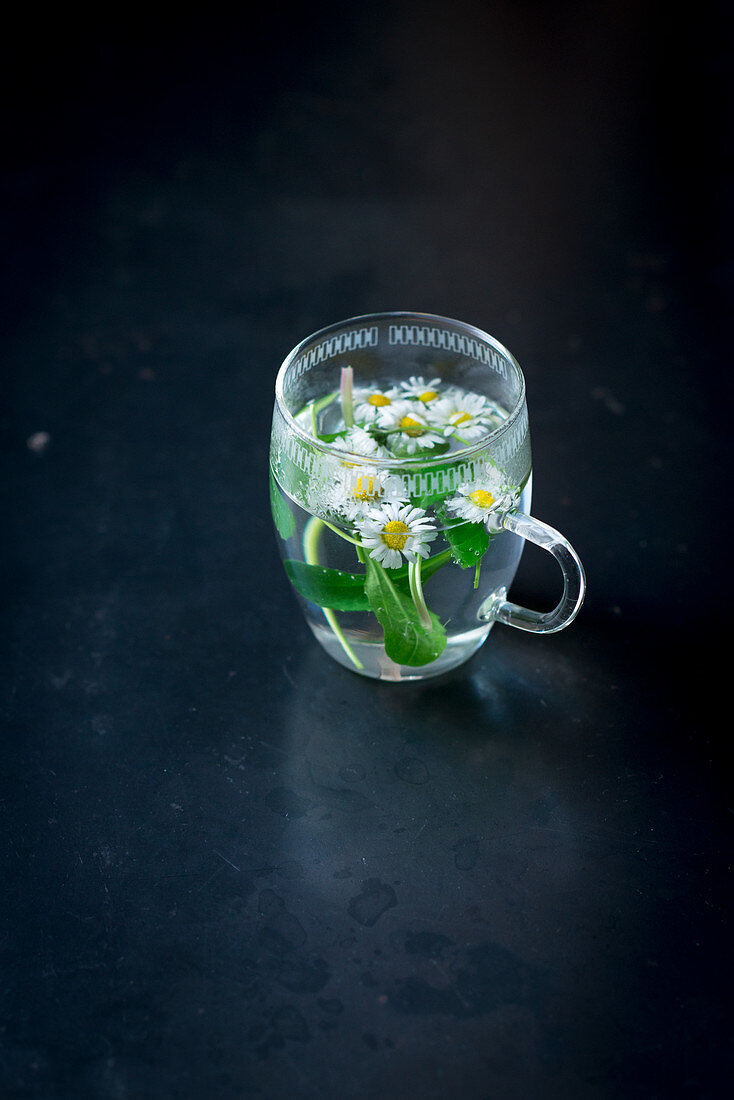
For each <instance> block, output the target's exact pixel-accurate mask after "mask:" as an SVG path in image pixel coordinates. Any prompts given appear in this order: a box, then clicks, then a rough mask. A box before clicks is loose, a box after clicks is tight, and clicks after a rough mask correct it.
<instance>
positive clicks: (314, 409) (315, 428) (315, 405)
mask: <svg viewBox="0 0 734 1100" xmlns="http://www.w3.org/2000/svg"><path fill="white" fill-rule="evenodd" d="M335 397H336V390H335V391H334V393H327V395H326V397H321V398H320V399H319V400H318V401H312V402H311V430H312V432H313V434H314V435H315V436H316V438H317V439H318V438H319V425H318V414H319V413H320V412H321V410H322V409H325V408H326V406H327V405H330V404H331V402H332V401H333V400H334V398H335Z"/></svg>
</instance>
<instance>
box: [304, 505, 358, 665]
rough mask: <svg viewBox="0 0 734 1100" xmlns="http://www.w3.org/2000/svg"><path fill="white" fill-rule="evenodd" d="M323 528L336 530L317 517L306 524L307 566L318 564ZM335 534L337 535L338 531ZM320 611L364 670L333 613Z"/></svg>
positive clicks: (351, 659) (354, 662) (355, 663)
mask: <svg viewBox="0 0 734 1100" xmlns="http://www.w3.org/2000/svg"><path fill="white" fill-rule="evenodd" d="M324 527H329V528H330V529H331V530H332V531H333V530H336V529H335V528H333V527H332V526H331V524H330V523H329V524H326V523H324V521H323V520H322V519H319V517H318V516H311V518H310V520H309V521H308V523H307V524H306V527H305V529H304V532H303V557H304V560H305V562H306V564H307V565H318V564H319V539H320V537H321V531H322V529H323V528H324ZM337 534H339V532H338V531H337ZM349 541H350V542H353V541H354V540H353V539H350V540H349ZM321 610H322V611H323V613H324V618H325V619H326V621H327V623H328V624H329V626H330V627H331V629H332V630H333V632H334V636H335V637H336V639H337V641H338V642H339V645H340V646H341V647H342V649H343V650H344V652H345V653H346V655H347V657H348V658H349V660H350V661H351V662H352V664H353V665H354V667H355V668H364V665H363V664H362V662H361V661H360V659H359V657H357V655H356V653H355V652H354V650H353V649H352V647H351V646H350V644H349V642H348V641H347V639H346V638H345V637H344V631H343V630H342V628H341V627H340V626H339V623H338V621H337V618H336V615H335V614H334V612H333V611H332V610H331V608H330V607H322V608H321Z"/></svg>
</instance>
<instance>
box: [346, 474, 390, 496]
mask: <svg viewBox="0 0 734 1100" xmlns="http://www.w3.org/2000/svg"><path fill="white" fill-rule="evenodd" d="M382 492H383V489H382V486H381V485H379V484H378V483H377V482H376V481H375V479H374V478H373V477H371V476H369V477H358V478H357V480H356V482H355V483H354V485H353V487H352V496H353V497H354V499H355V500H377V499H378V497H380V496H382Z"/></svg>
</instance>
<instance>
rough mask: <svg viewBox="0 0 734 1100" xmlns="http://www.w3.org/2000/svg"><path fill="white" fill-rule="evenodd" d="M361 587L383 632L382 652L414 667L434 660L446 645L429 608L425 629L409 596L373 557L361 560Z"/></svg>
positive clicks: (443, 635)
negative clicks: (428, 626)
mask: <svg viewBox="0 0 734 1100" xmlns="http://www.w3.org/2000/svg"><path fill="white" fill-rule="evenodd" d="M365 565H366V568H367V577H366V579H365V585H364V590H365V594H366V596H367V599H368V600H369V602H370V606H371V607H372V610H373V612H374V614H375V617H376V619H377V621H378V622H379V623H380V625H381V627H382V629H383V630H384V632H385V652H386V653H387V655H388V657H390V659H391V660H393V661H395V663H396V664H398V665H410V666H411V667H418V666H420V665H428V664H430V663H431V662H432V661H435V660H436V658H437V657H440V655H441V654H442V653H443V651H444V649H445V648H446V631H445V630H444V628H443V626H442V625H441V622H440V621H439V619H438V618H437V617H436V615H434V613H433V612H432V611H430V612H429V615H430V617H431V623H432V626H431V629H430V630H427V629H425V628H424V627H423V626H422V625H421V622H420V619H419V618H418V612H417V611H416V608H415V605H414V603H413V601H412V600H411V598H410V597H409V596H406V595H405V594H404V593H403V592H401V591H400V590H399V588H397V587H396V586H395V584H394V583H393V581H392V580H391V578H390V577H389V576H388V573H387V570H385V569H383V568H382V566H381V565H380V564H379V562H376V561H375V560H374V559H373V558H367V559H366V561H365Z"/></svg>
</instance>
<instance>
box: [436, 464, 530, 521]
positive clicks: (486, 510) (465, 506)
mask: <svg viewBox="0 0 734 1100" xmlns="http://www.w3.org/2000/svg"><path fill="white" fill-rule="evenodd" d="M514 495H515V494H514V491H513V490H512V488H511V487H510V486H508V485H507V483H506V481H505V479H504V475H503V473H502V471H501V470H500V469H499V467H497V466H495V465H494V464H493V463H487V465H486V466H484V467H483V468H482V470H480V472H479V473H478V475H477V476H476V477H475V478H474V480H473V481H471V482H467V483H466V484H464V485H460V486H459V487H458V490H457V493H456V496H454V497H452V498H451V500H447V501H446V508H447V510H448V511H449V512H450V513H452V514H453V515H455V516H457V517H458V518H459V519H462V520H468V521H469V522H470V523H484V522H485V520H487V519H488V517H489V516H490V515H491V514H492V513H494V512H498V511H500V509H505V508H508V507H509V506H510V505H511V504H512V501H513V499H514Z"/></svg>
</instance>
